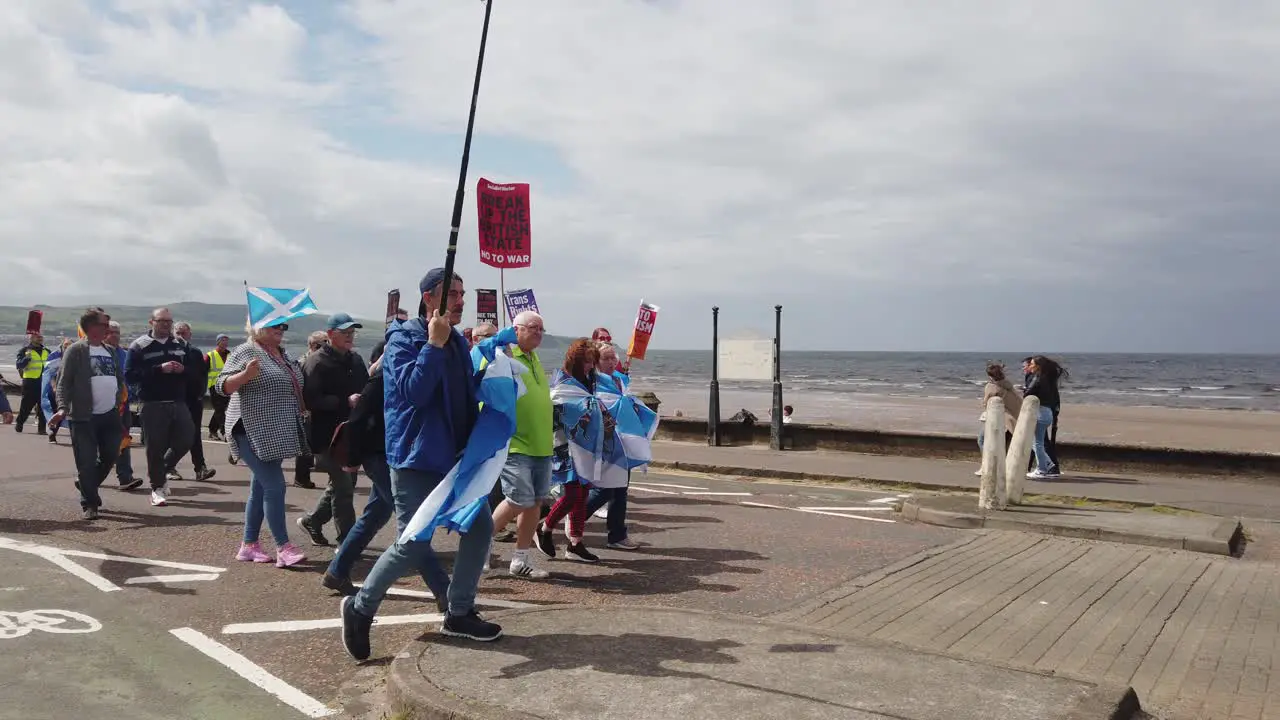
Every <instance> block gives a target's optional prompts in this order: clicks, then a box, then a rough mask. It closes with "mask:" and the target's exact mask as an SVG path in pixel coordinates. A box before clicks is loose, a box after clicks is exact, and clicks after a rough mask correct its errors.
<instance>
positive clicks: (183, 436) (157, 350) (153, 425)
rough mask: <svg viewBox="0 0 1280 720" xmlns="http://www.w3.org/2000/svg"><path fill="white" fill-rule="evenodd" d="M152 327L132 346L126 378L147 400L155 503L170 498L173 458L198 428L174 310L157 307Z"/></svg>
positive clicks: (146, 422) (145, 409)
mask: <svg viewBox="0 0 1280 720" xmlns="http://www.w3.org/2000/svg"><path fill="white" fill-rule="evenodd" d="M150 325H151V330H150V331H149V332H148V333H147V334H146V335H143V336H142V337H140V338H138V339H137V340H134V341H133V344H132V345H130V346H129V360H128V362H127V363H126V364H125V381H126V382H128V383H129V384H130V385H136V386H137V387H138V394H139V396H140V398H139V399H140V400H141V401H142V413H141V414H142V434H143V435H144V436H145V437H146V439H147V440H146V448H147V479H148V480H150V481H151V504H152V505H154V506H156V507H161V506H164V505H168V504H169V488H168V486H167V484H166V477H165V471H166V470H167V469H168V468H169V467H170V466H171V465H170V460H172V462H173V463H175V464H176V463H177V458H180V457H182V456H183V455H184V454H186V452H187V450H189V449H190V448H191V438H193V437H195V430H194V428H192V426H191V410H190V409H189V408H188V407H187V396H188V394H189V393H190V391H191V385H190V383H191V379H190V378H189V377H188V375H187V364H186V361H187V346H186V344H185V343H183V342H182V341H181V340H179V339H178V338H176V337H174V335H173V313H171V312H169V309H168V308H156V310H154V311H153V312H152V313H151V321H150Z"/></svg>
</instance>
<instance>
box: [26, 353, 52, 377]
mask: <svg viewBox="0 0 1280 720" xmlns="http://www.w3.org/2000/svg"><path fill="white" fill-rule="evenodd" d="M24 352H26V353H27V357H29V358H31V362H29V363H27V367H26V369H25V370H23V371H22V379H23V380H39V379H40V376H41V375H43V374H44V364H45V361H46V360H48V359H49V348H40V349H39V350H32V349H31V348H27V349H26V350H25V351H24Z"/></svg>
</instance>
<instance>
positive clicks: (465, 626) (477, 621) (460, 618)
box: [366, 610, 502, 647]
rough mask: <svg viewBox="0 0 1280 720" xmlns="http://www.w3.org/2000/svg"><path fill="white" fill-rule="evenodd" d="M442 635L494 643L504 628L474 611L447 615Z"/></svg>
mask: <svg viewBox="0 0 1280 720" xmlns="http://www.w3.org/2000/svg"><path fill="white" fill-rule="evenodd" d="M440 634H441V635H448V636H449V637H459V638H467V639H468V640H476V641H478V642H493V641H494V640H497V639H498V638H500V637H502V626H501V625H498V624H497V623H491V622H488V621H486V620H485V619H484V618H482V617H480V613H478V612H476V611H475V610H472V611H471V612H469V613H467V614H466V615H446V616H445V618H444V624H442V625H441V626H440ZM366 647H367V646H366Z"/></svg>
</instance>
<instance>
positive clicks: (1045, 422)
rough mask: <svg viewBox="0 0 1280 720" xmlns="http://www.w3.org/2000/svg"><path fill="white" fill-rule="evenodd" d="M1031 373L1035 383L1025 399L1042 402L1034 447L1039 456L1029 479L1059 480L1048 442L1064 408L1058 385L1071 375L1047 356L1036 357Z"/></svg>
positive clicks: (1028, 388) (1032, 359)
mask: <svg viewBox="0 0 1280 720" xmlns="http://www.w3.org/2000/svg"><path fill="white" fill-rule="evenodd" d="M1027 371H1028V372H1030V373H1031V380H1030V381H1029V382H1028V383H1027V389H1026V390H1025V391H1024V392H1023V396H1024V397H1033V396H1034V397H1036V398H1039V400H1040V415H1039V416H1038V417H1037V418H1036V440H1035V444H1034V445H1033V446H1032V449H1033V450H1034V451H1035V456H1036V468H1035V469H1034V470H1032V471H1031V472H1029V473H1027V478H1029V479H1031V480H1044V479H1046V478H1051V477H1057V472H1056V471H1057V467H1056V465H1055V463H1054V460H1053V459H1052V458H1051V457H1050V455H1049V453H1048V451H1047V450H1046V448H1045V438H1046V437H1047V436H1048V434H1049V427H1050V426H1052V425H1053V419H1054V417H1055V416H1056V415H1057V414H1058V409H1059V408H1060V407H1061V406H1062V399H1061V397H1060V396H1059V394H1058V383H1059V382H1060V381H1061V380H1063V379H1065V378H1066V377H1067V371H1066V368H1064V367H1062V365H1060V364H1059V363H1058V362H1057V361H1056V360H1053V359H1050V358H1047V357H1045V356H1044V355H1036V356H1033V357H1032V358H1031V362H1029V363H1028V364H1027Z"/></svg>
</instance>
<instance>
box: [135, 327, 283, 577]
mask: <svg viewBox="0 0 1280 720" xmlns="http://www.w3.org/2000/svg"><path fill="white" fill-rule="evenodd" d="M288 329H289V325H288V324H287V323H283V322H277V323H276V324H275V325H269V326H267V327H264V328H260V329H257V330H254V329H253V328H252V327H250V328H249V330H248V339H247V340H246V341H245V343H244V344H243V345H240V346H239V347H237V348H236V349H235V350H232V351H231V354H230V355H229V356H228V357H227V364H226V365H224V366H223V368H222V374H220V375H219V376H218V380H217V381H216V382H214V384H213V390H214V392H217V393H221V394H222V395H225V396H226V397H228V398H229V399H230V402H228V403H227V422H226V424H225V425H224V426H223V433H224V434H225V435H226V436H227V438H228V445H229V446H230V448H231V458H232V460H234V461H237V462H238V461H239V460H244V463H245V465H248V466H249V498H248V500H247V501H246V502H245V509H244V536H243V539H242V541H241V543H240V549H239V550H237V551H236V560H240V561H242V562H255V563H268V562H271V556H270V555H268V554H267V553H266V552H265V551H264V550H263V549H262V545H261V544H260V543H259V541H258V538H259V536H260V535H261V534H262V521H263V520H264V519H265V520H266V521H267V528H268V529H269V530H270V531H271V537H272V539H273V540H275V544H276V557H275V561H276V567H278V568H287V567H292V566H294V565H297V564H298V563H300V562H302V561H303V560H305V559H306V556H305V555H303V554H302V551H301V550H299V549H298V548H297V546H296V545H294V544H293V543H292V542H290V541H289V522H288V520H287V519H286V518H285V507H284V491H285V480H284V469H283V468H282V467H281V464H282V463H283V462H284V460H285V459H286V458H292V457H297V456H299V455H305V454H306V452H305V451H306V448H305V447H303V444H302V443H303V442H304V437H303V432H302V406H303V401H302V372H301V371H300V370H298V367H297V365H295V364H294V363H293V362H292V361H291V360H290V359H289V356H288V355H287V354H286V353H285V351H284V348H283V347H282V342H281V341H282V340H283V338H284V333H285V331H286V330H288ZM148 450H149V448H148ZM148 454H150V453H148Z"/></svg>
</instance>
